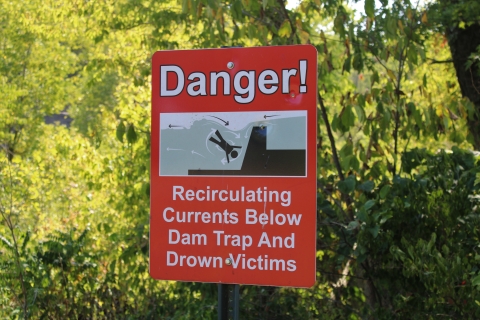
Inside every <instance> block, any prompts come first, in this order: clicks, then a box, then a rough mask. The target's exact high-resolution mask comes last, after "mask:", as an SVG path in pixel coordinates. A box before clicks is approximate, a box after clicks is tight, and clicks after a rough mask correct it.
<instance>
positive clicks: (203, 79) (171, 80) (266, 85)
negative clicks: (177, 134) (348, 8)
mask: <svg viewBox="0 0 480 320" xmlns="http://www.w3.org/2000/svg"><path fill="white" fill-rule="evenodd" d="M232 77H233V89H234V90H235V93H236V94H235V95H234V96H233V98H234V100H235V101H236V102H238V103H242V104H245V103H250V102H252V101H253V99H255V93H256V91H257V90H256V89H257V88H258V90H259V91H260V92H261V93H262V94H266V95H270V94H274V93H275V92H277V91H278V89H279V87H281V92H282V93H284V94H288V93H290V80H291V78H292V77H299V78H300V88H299V91H300V93H306V92H307V85H306V78H307V60H299V69H295V68H293V69H282V70H281V72H280V74H278V73H277V72H276V71H275V70H271V69H266V70H262V71H261V72H260V71H259V72H258V76H257V71H255V70H249V71H246V70H240V71H238V72H236V73H235V74H232V75H230V73H229V72H227V71H219V72H210V74H205V73H202V72H192V73H190V74H189V75H188V76H187V77H185V73H184V72H183V70H182V68H181V67H179V66H177V65H161V66H160V96H161V97H174V96H178V95H179V94H181V93H182V92H183V91H184V89H185V84H186V82H188V84H187V85H186V89H187V94H188V95H189V96H191V97H197V96H207V95H210V96H216V95H218V94H220V93H221V94H223V95H225V96H228V95H230V94H231V89H232V83H231V81H232V79H231V78H232ZM207 78H208V79H207ZM220 79H221V81H219V80H220ZM220 84H223V86H222V87H219V86H220ZM207 87H208V88H209V90H207Z"/></svg>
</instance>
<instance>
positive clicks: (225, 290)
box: [218, 283, 240, 320]
mask: <svg viewBox="0 0 480 320" xmlns="http://www.w3.org/2000/svg"><path fill="white" fill-rule="evenodd" d="M239 311H240V286H239V285H238V284H220V283H219V284H218V320H238V319H239V313H240V312H239Z"/></svg>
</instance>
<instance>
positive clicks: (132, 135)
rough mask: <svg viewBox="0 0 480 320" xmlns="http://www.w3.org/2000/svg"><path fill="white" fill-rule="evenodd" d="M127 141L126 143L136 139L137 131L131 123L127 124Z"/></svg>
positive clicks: (133, 141)
mask: <svg viewBox="0 0 480 320" xmlns="http://www.w3.org/2000/svg"><path fill="white" fill-rule="evenodd" d="M127 141H128V143H135V141H137V133H136V132H135V128H134V126H133V124H131V125H129V126H128V131H127Z"/></svg>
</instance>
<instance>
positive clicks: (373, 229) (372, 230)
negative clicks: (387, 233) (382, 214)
mask: <svg viewBox="0 0 480 320" xmlns="http://www.w3.org/2000/svg"><path fill="white" fill-rule="evenodd" d="M368 231H369V232H370V233H371V234H372V236H373V237H374V238H376V237H377V236H378V232H379V231H380V227H379V226H378V225H376V226H375V227H373V228H368Z"/></svg>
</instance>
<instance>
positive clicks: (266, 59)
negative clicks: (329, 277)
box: [150, 45, 317, 287]
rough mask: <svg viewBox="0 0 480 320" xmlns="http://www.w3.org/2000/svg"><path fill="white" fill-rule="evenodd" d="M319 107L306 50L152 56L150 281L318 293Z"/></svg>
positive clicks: (313, 57)
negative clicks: (286, 288)
mask: <svg viewBox="0 0 480 320" xmlns="http://www.w3.org/2000/svg"><path fill="white" fill-rule="evenodd" d="M316 96H317V52H316V49H315V48H314V47H313V46H310V45H297V46H278V47H258V48H224V49H206V50H184V51H183V50H180V51H177V50H176V51H159V52H156V53H155V54H154V56H153V61H152V119H151V121H152V137H151V197H150V201H151V208H150V209H151V215H150V274H151V276H152V277H153V278H155V279H163V280H179V281H196V282H215V283H237V284H255V285H271V286H291V287H311V286H312V285H313V284H314V282H315V273H316V270H315V261H316V250H315V248H316V176H317V174H316V166H317V161H316V160H317V158H316V157H317V148H316V139H317V106H316V102H317V100H316Z"/></svg>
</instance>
